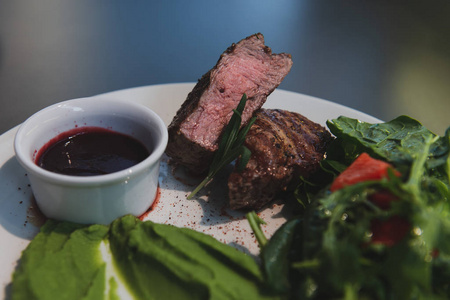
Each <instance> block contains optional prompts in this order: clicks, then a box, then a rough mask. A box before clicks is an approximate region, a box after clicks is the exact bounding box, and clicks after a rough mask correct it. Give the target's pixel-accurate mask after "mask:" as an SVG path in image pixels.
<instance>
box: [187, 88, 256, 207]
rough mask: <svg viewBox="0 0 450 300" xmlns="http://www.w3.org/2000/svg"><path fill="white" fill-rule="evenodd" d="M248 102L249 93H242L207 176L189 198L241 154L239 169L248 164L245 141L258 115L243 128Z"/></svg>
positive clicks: (248, 154) (248, 152) (248, 157)
mask: <svg viewBox="0 0 450 300" xmlns="http://www.w3.org/2000/svg"><path fill="white" fill-rule="evenodd" d="M246 102H247V95H246V94H244V95H242V98H241V101H240V102H239V104H238V106H237V107H236V109H234V110H233V115H232V116H231V119H230V121H229V122H228V124H227V126H226V127H225V130H224V132H223V135H222V137H221V139H220V141H219V148H218V149H217V152H216V153H215V154H214V157H213V161H212V163H211V165H210V166H209V170H208V174H207V175H206V178H205V179H204V180H203V181H202V182H201V183H200V184H199V185H198V186H197V187H196V188H195V189H194V190H193V191H192V192H191V193H190V194H189V195H188V197H187V199H192V197H194V196H195V194H197V192H198V191H200V190H201V189H202V188H203V187H204V186H205V185H207V184H208V183H209V182H210V181H211V180H212V179H213V178H214V176H215V175H216V174H217V173H218V172H219V171H220V170H221V169H222V168H223V167H225V166H227V165H228V164H229V163H231V162H232V161H234V160H235V159H236V158H238V157H239V156H240V159H239V162H238V165H237V169H238V170H239V171H242V170H243V169H244V168H245V166H246V165H247V163H248V161H249V159H250V155H251V152H250V150H249V149H248V148H247V147H245V146H244V141H245V136H246V135H247V133H248V131H249V130H250V127H252V125H253V123H254V122H255V120H256V117H253V118H251V119H250V121H249V122H248V124H247V125H246V126H245V127H243V128H241V121H242V112H243V111H244V108H245V103H246Z"/></svg>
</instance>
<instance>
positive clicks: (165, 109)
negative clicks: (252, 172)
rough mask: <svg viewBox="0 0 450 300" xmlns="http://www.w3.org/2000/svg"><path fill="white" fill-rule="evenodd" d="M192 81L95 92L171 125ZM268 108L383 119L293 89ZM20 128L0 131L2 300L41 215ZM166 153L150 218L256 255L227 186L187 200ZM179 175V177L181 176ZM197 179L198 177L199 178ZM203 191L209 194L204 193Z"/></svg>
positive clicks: (277, 214)
mask: <svg viewBox="0 0 450 300" xmlns="http://www.w3.org/2000/svg"><path fill="white" fill-rule="evenodd" d="M193 86H194V84H193V83H182V84H164V85H154V86H145V87H138V88H132V89H127V90H121V91H115V92H111V93H107V94H102V95H99V96H95V97H94V98H97V97H105V96H108V97H114V98H118V99H127V100H129V101H133V102H137V103H141V104H144V105H146V106H148V107H150V108H151V109H153V110H154V111H155V112H156V113H158V114H159V115H160V116H161V117H162V119H163V120H164V122H165V123H166V124H167V125H168V124H169V123H170V122H171V120H172V118H173V116H174V115H175V113H176V111H177V110H178V108H179V107H180V105H181V103H182V102H183V101H184V100H185V98H186V96H187V94H188V93H189V92H190V91H191V89H192V88H193ZM265 107H267V108H281V109H287V110H291V111H296V112H299V113H301V114H303V115H305V116H306V117H308V118H309V119H311V120H313V121H315V122H318V123H320V124H322V125H325V122H326V120H328V119H332V118H336V117H338V116H340V115H345V116H348V117H352V118H357V119H360V120H364V121H368V122H380V120H378V119H376V118H374V117H371V116H369V115H367V114H364V113H361V112H359V111H356V110H353V109H350V108H348V107H345V106H341V105H338V104H335V103H332V102H329V101H326V100H321V99H317V98H313V97H309V96H305V95H301V94H297V93H293V92H288V91H283V90H276V91H275V92H273V94H272V95H270V96H269V98H268V100H267V102H266V104H265ZM16 131H17V127H15V128H13V129H11V130H9V131H7V132H6V133H4V134H3V135H1V136H0V281H1V290H0V296H1V299H3V298H5V293H6V290H7V289H8V285H9V284H10V282H11V275H12V273H13V271H14V269H15V267H16V265H17V262H18V260H19V258H20V255H21V252H22V250H23V249H25V247H26V246H27V245H28V243H29V242H30V240H31V239H32V238H33V237H34V236H35V235H36V234H37V232H38V230H39V228H38V227H37V226H35V223H36V222H37V221H38V220H39V219H36V215H35V213H34V212H33V207H32V194H31V190H30V188H29V186H28V179H27V175H26V173H25V170H24V169H23V168H22V167H21V166H20V165H19V163H18V162H17V160H16V158H15V156H14V150H13V141H14V135H15V133H16ZM167 160H168V159H167V157H165V158H164V159H163V162H162V164H161V176H160V191H161V194H160V199H159V203H158V204H157V205H156V207H155V208H154V210H153V211H151V212H150V213H149V214H148V215H147V217H146V218H145V219H146V220H152V221H154V222H158V223H166V224H172V225H175V226H179V227H189V228H192V229H195V230H197V231H201V232H204V233H207V234H210V235H212V236H214V237H215V238H217V239H218V240H220V241H222V242H224V243H227V244H230V245H233V246H235V247H237V248H239V249H241V250H243V251H245V252H248V253H251V254H257V253H258V252H259V249H258V246H257V243H256V241H255V239H254V237H253V235H252V233H251V229H250V227H249V226H248V223H247V221H246V220H245V218H244V214H243V213H237V212H233V211H230V210H229V209H228V208H227V207H226V196H225V195H226V187H225V186H223V184H222V185H221V184H220V183H218V184H215V185H214V186H213V187H212V188H211V187H210V188H209V190H210V191H211V192H209V191H208V189H207V190H206V191H205V192H204V193H201V194H200V199H197V200H186V195H187V194H188V193H189V192H190V191H191V190H192V189H193V185H192V184H191V183H192V182H191V183H189V182H187V181H189V180H188V178H185V179H182V178H183V174H178V172H179V170H172V168H171V166H170V165H168V164H167ZM180 179H181V180H180ZM195 182H197V183H198V180H197V181H195ZM205 194H209V196H206V195H205ZM281 209H282V205H277V204H274V205H272V206H271V207H270V208H268V209H265V210H264V211H262V212H261V213H260V216H261V217H262V218H263V219H264V220H265V221H266V222H267V225H266V226H264V231H265V233H266V235H267V236H268V237H269V236H270V235H272V234H273V232H274V231H275V230H276V229H277V228H278V227H279V226H280V225H281V224H283V223H284V222H285V213H284V211H283V212H281Z"/></svg>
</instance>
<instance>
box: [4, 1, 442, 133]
mask: <svg viewBox="0 0 450 300" xmlns="http://www.w3.org/2000/svg"><path fill="white" fill-rule="evenodd" d="M449 13H450V2H449V1H371V2H369V1H357V0H352V1H331V0H330V1H315V0H314V1H313V0H311V1H299V0H277V1H269V0H260V1H256V0H252V1H237V0H232V1H206V0H201V1H186V0H185V1H182V0H177V1H176V0H173V1H138V0H130V1H111V0H110V1H96V0H95V1H93V0H76V1H74V0H72V1H69V0H65V1H51V0H40V1H24V0H23V1H17V0H2V1H1V2H0V105H1V106H0V109H1V110H0V133H2V132H4V131H6V130H8V129H9V128H11V127H13V126H15V125H17V124H19V123H21V122H22V121H24V120H25V119H26V118H27V117H28V116H29V115H31V114H33V113H34V112H36V111H37V110H39V109H41V108H43V107H45V106H47V105H49V104H52V103H55V102H59V101H62V100H66V99H70V98H77V97H84V96H91V95H95V94H98V93H103V92H108V91H112V90H118V89H123V88H130V87H136V86H142V85H150V84H159V83H172V82H194V81H196V80H197V79H198V78H200V77H201V75H203V73H205V72H206V71H207V70H209V69H210V68H211V67H212V66H213V65H214V64H215V63H216V61H217V59H218V58H219V55H220V54H221V53H222V52H223V51H224V50H225V49H226V48H227V47H228V46H229V45H230V44H231V43H233V42H237V41H239V40H240V39H242V38H244V37H246V36H248V35H250V34H253V33H256V32H261V33H263V34H264V36H265V40H266V44H267V45H268V46H270V47H271V48H272V49H273V51H274V52H288V53H291V54H292V57H293V60H294V66H293V68H292V70H291V73H290V74H289V75H288V76H287V77H286V79H285V81H284V82H283V83H282V85H281V86H280V88H283V89H287V90H291V91H295V92H299V93H304V94H308V95H312V96H316V97H320V98H324V99H327V100H331V101H334V102H337V103H341V104H344V105H347V106H350V107H353V108H356V109H358V110H362V111H364V112H367V113H369V114H372V115H374V116H376V117H378V118H381V119H385V120H388V119H391V118H393V117H395V116H397V115H399V114H409V115H411V116H413V117H416V118H418V119H420V120H422V121H423V123H424V124H425V125H427V126H428V127H430V128H431V129H433V130H435V131H437V132H438V133H443V130H444V128H446V127H447V126H448V125H450V122H449V121H448V119H449V118H448V117H449V115H450V113H449V111H450V101H449V95H450V93H449V92H450V84H449V83H450V18H449V17H448V16H449V15H450V14H449Z"/></svg>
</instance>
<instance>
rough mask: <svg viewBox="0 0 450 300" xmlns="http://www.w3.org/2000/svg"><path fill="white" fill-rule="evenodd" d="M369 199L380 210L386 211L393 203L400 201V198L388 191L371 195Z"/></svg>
mask: <svg viewBox="0 0 450 300" xmlns="http://www.w3.org/2000/svg"><path fill="white" fill-rule="evenodd" d="M368 199H369V201H370V202H372V203H373V204H375V205H376V206H378V207H379V208H381V209H384V210H386V209H389V208H390V207H391V202H392V201H395V200H398V197H397V196H395V195H393V194H392V193H391V192H389V191H387V190H381V191H378V192H376V193H374V194H372V195H369V197H368Z"/></svg>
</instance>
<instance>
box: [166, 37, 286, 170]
mask: <svg viewBox="0 0 450 300" xmlns="http://www.w3.org/2000/svg"><path fill="white" fill-rule="evenodd" d="M291 66H292V59H291V56H290V55H289V54H285V53H282V54H272V50H271V49H270V48H269V47H267V46H265V45H264V37H263V35H262V34H260V33H259V34H254V35H252V36H249V37H247V38H245V39H243V40H241V41H240V42H238V43H237V44H232V45H231V46H230V47H229V48H228V49H227V50H226V51H225V52H224V53H223V54H222V55H221V56H220V58H219V60H218V62H217V64H216V65H215V66H214V68H212V69H211V70H210V71H208V72H207V73H206V74H205V75H203V76H202V78H201V79H200V80H199V81H198V83H197V84H196V86H195V87H194V89H193V90H192V91H191V92H190V93H189V95H188V96H187V99H186V100H185V102H184V103H183V104H182V106H181V108H180V109H179V110H178V112H177V114H176V115H175V117H174V119H173V120H172V122H171V124H170V125H169V143H168V146H167V149H166V153H167V155H169V156H170V157H171V158H172V160H173V161H174V162H177V163H179V164H181V165H184V166H186V167H187V168H188V169H190V170H191V171H193V172H195V173H202V172H204V171H205V170H206V169H207V168H208V166H209V164H210V162H211V159H212V155H213V153H214V151H216V150H217V147H218V139H219V137H220V135H221V133H222V131H223V129H224V127H225V125H226V124H227V123H228V121H229V120H230V118H231V115H232V114H233V109H235V108H236V106H237V105H238V103H239V101H240V100H241V97H242V95H243V94H244V93H245V94H247V98H248V100H247V104H246V107H245V110H244V112H243V116H242V124H246V123H247V122H248V120H249V119H250V118H251V117H252V115H253V114H254V112H255V111H256V110H258V109H259V108H261V106H262V105H263V104H264V102H265V101H266V99H267V96H268V95H269V94H270V93H272V91H273V90H274V89H275V88H276V87H277V86H278V85H279V84H280V83H281V81H282V80H283V78H284V77H285V76H286V75H287V74H288V73H289V71H290V69H291Z"/></svg>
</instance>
